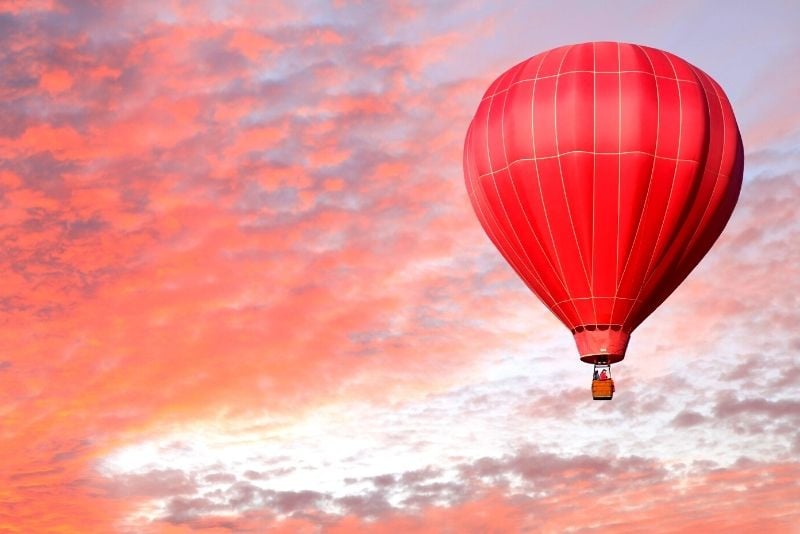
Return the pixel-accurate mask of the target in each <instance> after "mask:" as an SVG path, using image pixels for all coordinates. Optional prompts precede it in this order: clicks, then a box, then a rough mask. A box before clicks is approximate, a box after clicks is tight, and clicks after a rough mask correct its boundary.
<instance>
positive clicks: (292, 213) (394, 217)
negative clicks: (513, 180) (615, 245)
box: [0, 0, 800, 534]
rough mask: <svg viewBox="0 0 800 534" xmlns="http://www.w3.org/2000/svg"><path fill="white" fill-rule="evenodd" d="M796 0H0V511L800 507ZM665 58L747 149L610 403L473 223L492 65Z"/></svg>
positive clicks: (600, 518) (14, 521) (785, 527)
mask: <svg viewBox="0 0 800 534" xmlns="http://www.w3.org/2000/svg"><path fill="white" fill-rule="evenodd" d="M798 25H800V4H798V3H796V2H789V1H787V2H779V1H769V2H761V3H759V4H758V5H756V4H755V3H751V2H722V1H719V2H697V1H688V0H686V1H682V0H676V1H674V2H639V1H630V2H628V1H622V0H618V1H614V2H603V3H601V2H576V1H559V2H542V1H539V2H489V1H485V2H481V1H470V2H467V1H463V2H457V1H454V0H436V1H410V0H406V1H397V2H369V1H366V0H365V1H362V2H358V1H355V2H350V1H344V0H338V1H334V2H332V3H327V2H307V1H299V2H298V1H291V2H289V1H287V2H285V3H280V2H260V1H254V2H247V1H229V2H221V1H211V0H205V1H193V2H183V1H177V0H164V1H159V2H127V3H118V2H102V1H99V0H98V1H82V2H67V1H63V2H61V1H57V0H52V1H48V0H41V1H39V0H31V1H21V0H0V272H1V273H2V283H1V284H0V326H1V327H0V532H3V533H31V532H35V533H50V532H53V533H73V532H75V533H94V532H97V533H110V532H114V533H117V532H118V533H123V534H127V533H137V534H138V533H145V534H148V533H164V534H178V533H190V532H203V533H208V534H222V533H233V532H237V533H238V532H244V533H248V532H265V531H267V532H277V533H281V532H286V533H318V532H324V533H395V532H408V533H434V532H453V533H460V532H481V533H484V532H487V533H488V532H497V533H501V532H503V533H504V532H553V533H556V532H558V533H561V532H574V533H578V532H595V531H600V530H602V531H603V532H643V531H646V532H725V531H734V530H735V531H736V532H756V531H757V532H776V533H778V532H780V533H785V532H800V483H799V482H798V481H799V480H800V363H798V359H797V356H796V354H797V353H798V352H800V329H799V328H798V326H797V325H798V324H799V323H800V267H798V265H800V216H798V212H797V208H796V202H797V199H798V198H800V150H798V148H797V147H798V146H800V62H798V61H797V57H798V56H800V36H799V35H798V33H797V30H796V29H797V27H798ZM594 40H610V41H625V42H633V43H638V44H642V45H648V46H653V47H656V48H660V49H664V50H668V51H670V52H673V53H675V54H677V55H678V56H680V57H683V58H684V59H686V60H687V61H689V62H691V63H692V64H694V65H696V66H698V67H700V68H701V69H703V70H704V71H706V72H707V73H709V74H710V75H711V76H712V77H713V78H714V79H716V80H717V81H718V82H719V83H720V84H721V86H722V87H723V88H724V89H725V91H726V93H727V95H728V97H729V98H730V101H731V103H732V105H733V108H734V111H735V113H736V116H737V120H738V123H739V127H740V130H741V133H742V138H743V142H744V147H745V171H744V185H743V188H742V193H741V197H740V200H739V204H738V206H737V208H736V210H735V212H734V214H733V217H732V219H731V221H730V223H729V224H728V227H727V228H726V230H725V232H724V233H723V235H722V237H721V238H720V240H719V241H718V242H717V244H716V245H715V246H714V248H713V249H712V250H711V252H710V253H709V254H708V256H707V257H706V258H705V259H704V261H703V262H702V263H701V264H700V266H699V267H698V268H697V269H696V270H695V271H694V272H693V273H692V274H691V275H690V276H689V278H687V280H686V281H685V282H684V283H683V285H682V286H681V287H680V288H679V289H678V290H677V291H676V292H675V293H674V294H673V295H672V296H671V297H670V298H669V299H668V300H667V301H666V302H665V303H664V304H663V305H662V306H661V307H660V308H659V310H658V311H656V312H655V313H654V314H653V315H652V316H651V317H650V318H648V319H647V320H646V321H645V322H644V323H643V324H642V325H641V326H640V327H639V328H638V329H637V330H636V331H635V332H634V334H633V336H632V339H631V343H630V346H629V348H628V354H627V357H626V359H625V361H624V362H622V363H621V364H619V365H615V366H614V369H613V374H614V378H615V382H616V385H617V392H616V394H615V396H614V399H613V400H612V401H611V402H603V403H599V402H594V401H592V400H591V395H590V391H589V381H590V377H591V367H590V366H588V365H586V364H584V363H582V362H580V361H579V360H578V357H577V353H576V351H575V346H574V343H573V340H572V338H571V335H570V334H569V331H568V330H567V329H566V328H564V326H563V325H561V323H559V322H558V321H557V320H556V319H555V318H554V317H553V316H552V315H551V314H550V312H549V311H548V310H546V309H545V308H544V307H543V306H542V305H541V304H540V303H539V301H538V299H536V297H535V296H533V295H532V294H531V293H530V292H529V291H528V290H527V288H526V287H525V286H524V284H523V283H522V282H521V281H520V280H519V279H518V278H517V277H516V275H515V273H514V272H513V271H512V270H511V268H510V267H508V266H507V265H506V264H505V263H504V261H503V260H502V258H501V257H500V255H499V254H498V253H497V251H496V250H495V249H494V247H493V246H492V244H491V242H490V241H489V239H488V238H487V237H486V235H485V234H484V233H483V231H482V229H481V227H480V225H479V223H478V221H477V219H476V217H475V215H474V213H473V212H472V208H471V206H470V204H469V199H468V196H467V192H466V189H465V187H464V179H463V173H462V168H461V162H462V154H461V152H462V148H463V141H464V135H465V133H466V129H467V126H468V124H469V121H470V119H471V117H472V114H473V113H474V111H475V109H476V108H477V105H478V102H479V100H480V98H481V95H482V94H483V92H484V91H485V90H486V88H487V87H488V86H489V84H490V83H491V82H492V81H493V80H494V79H495V78H496V77H497V76H498V75H499V74H500V73H502V72H504V71H505V70H506V69H508V68H509V67H510V66H512V65H514V64H516V63H518V62H519V61H522V60H524V59H526V58H528V57H530V56H532V55H534V54H537V53H540V52H543V51H545V50H548V49H550V48H553V47H556V46H560V45H564V44H571V43H580V42H586V41H594Z"/></svg>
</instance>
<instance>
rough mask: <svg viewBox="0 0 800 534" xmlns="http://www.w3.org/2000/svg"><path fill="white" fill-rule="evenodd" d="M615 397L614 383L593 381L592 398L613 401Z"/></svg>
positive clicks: (611, 381) (610, 381) (608, 380)
mask: <svg viewBox="0 0 800 534" xmlns="http://www.w3.org/2000/svg"><path fill="white" fill-rule="evenodd" d="M613 396H614V381H613V380H612V379H610V378H609V379H607V380H592V398H593V399H594V400H611V398H612V397H613Z"/></svg>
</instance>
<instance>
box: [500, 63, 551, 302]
mask: <svg viewBox="0 0 800 534" xmlns="http://www.w3.org/2000/svg"><path fill="white" fill-rule="evenodd" d="M510 73H511V70H508V71H506V72H505V74H504V75H503V79H505V77H506V76H508V75H509V74H510ZM502 83H503V81H500V82H499V83H498V85H502ZM506 100H507V95H506V99H505V100H503V103H504V104H505V102H506ZM493 106H494V98H492V99H491V100H490V101H489V109H488V111H487V113H486V156H487V158H488V159H489V169H492V172H491V177H492V184H494V190H495V191H496V192H497V200H498V201H499V202H500V207H501V208H502V210H503V215H504V216H505V218H506V222H508V227H509V228H510V229H511V233H512V234H513V235H514V238H515V239H516V241H517V244H518V245H519V249H520V250H521V251H522V254H523V255H524V256H525V259H527V264H526V265H525V267H526V270H527V271H529V272H530V273H531V274H532V275H533V276H534V277H537V273H536V269H535V267H534V265H533V262H532V261H531V258H530V256H528V252H527V251H526V250H525V245H523V244H522V240H521V239H520V238H519V234H517V230H516V229H515V228H514V225H513V224H512V222H511V217H509V215H508V210H507V209H506V205H505V203H504V202H503V196H502V195H501V194H500V188H499V187H497V180H496V179H495V174H496V173H495V172H494V169H493V165H492V154H491V149H490V148H489V119H490V117H491V113H492V107H493ZM503 111H505V106H504V108H503V109H502V110H501V114H500V138H501V140H502V141H503V148H504V149H505V133H504V132H503ZM509 175H510V173H509ZM509 241H510V240H509ZM512 247H513V245H512ZM517 256H518V257H519V254H517ZM520 260H522V257H520ZM554 300H555V299H554Z"/></svg>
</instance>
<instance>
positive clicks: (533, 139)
mask: <svg viewBox="0 0 800 534" xmlns="http://www.w3.org/2000/svg"><path fill="white" fill-rule="evenodd" d="M567 52H569V50H567ZM567 52H565V53H564V57H566V55H567ZM547 53H548V54H549V52H547ZM545 57H546V56H545ZM544 60H545V58H542V63H541V64H540V65H539V67H540V68H541V66H542V64H544ZM561 61H562V63H563V61H564V58H562V59H561ZM559 70H560V65H559ZM556 79H558V78H557V77H556ZM535 95H536V81H535V80H534V82H533V90H532V91H531V145H533V159H534V166H535V167H536V183H537V185H538V186H539V199H540V200H541V202H542V212H543V213H544V220H545V223H546V224H547V232H548V233H549V234H550V242H551V243H552V244H553V253H554V254H555V256H556V263H557V264H558V268H559V270H560V271H561V283H562V284H563V286H564V290H565V291H566V293H567V297H568V298H569V299H570V302H572V300H571V299H572V293H571V292H570V290H569V285H568V284H567V277H566V276H565V275H564V266H563V265H561V258H560V256H559V254H558V247H556V240H555V238H554V237H553V229H552V228H551V226H550V217H549V216H548V215H547V206H546V205H545V202H544V192H543V190H542V178H541V176H540V175H539V162H538V161H537V160H536V137H535V132H536V128H534V113H533V108H534V102H535V101H536V99H535ZM572 307H573V308H574V309H575V317H576V319H577V320H578V321H580V318H581V314H580V312H579V311H578V306H577V305H576V304H575V303H574V302H572ZM576 326H578V325H576V324H573V325H572V327H570V329H572V328H575V327H576Z"/></svg>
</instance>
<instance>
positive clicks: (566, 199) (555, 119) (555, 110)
mask: <svg viewBox="0 0 800 534" xmlns="http://www.w3.org/2000/svg"><path fill="white" fill-rule="evenodd" d="M574 47H575V45H573V46H571V47H569V48H568V49H567V51H566V53H565V54H564V57H562V58H561V63H560V64H559V66H558V71H559V72H560V71H561V67H562V66H563V65H564V61H566V59H567V56H568V55H569V53H570V52H571V51H572V49H573V48H574ZM560 78H561V76H556V82H555V87H554V89H553V132H554V140H555V145H556V154H558V80H559V79H560ZM556 161H558V175H559V177H560V178H561V191H562V192H563V193H564V205H565V206H566V208H567V217H568V218H569V225H570V227H571V228H572V237H574V238H575V248H576V249H577V250H578V258H579V259H580V261H581V269H583V275H584V276H585V277H586V286H587V288H588V287H590V285H589V274H588V273H587V272H586V263H585V262H584V261H583V253H582V252H581V244H580V242H579V241H578V233H577V231H576V230H575V222H574V221H573V220H572V210H571V209H570V207H569V197H568V196H567V186H566V184H565V183H564V172H563V169H562V167H561V157H560V156H559V157H558V158H556ZM590 291H591V289H590ZM576 311H577V306H576ZM578 319H579V320H581V319H582V317H581V316H580V314H579V315H578Z"/></svg>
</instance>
